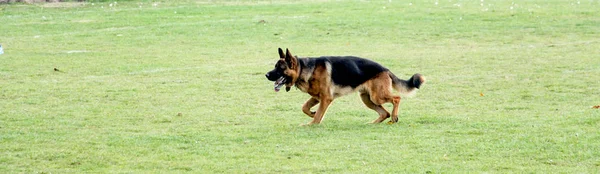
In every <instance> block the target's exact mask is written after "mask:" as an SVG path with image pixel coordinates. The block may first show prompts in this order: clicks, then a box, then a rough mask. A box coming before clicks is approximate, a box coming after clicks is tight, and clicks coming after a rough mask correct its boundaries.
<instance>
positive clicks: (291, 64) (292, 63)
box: [285, 48, 298, 69]
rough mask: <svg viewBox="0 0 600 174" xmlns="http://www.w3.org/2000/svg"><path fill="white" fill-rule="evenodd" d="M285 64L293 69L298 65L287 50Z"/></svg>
mask: <svg viewBox="0 0 600 174" xmlns="http://www.w3.org/2000/svg"><path fill="white" fill-rule="evenodd" d="M285 62H287V63H288V66H289V67H290V68H292V69H293V68H295V67H296V65H298V63H297V60H296V58H295V57H294V55H292V53H291V52H290V50H288V49H287V48H286V49H285Z"/></svg>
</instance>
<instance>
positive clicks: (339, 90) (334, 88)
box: [329, 84, 364, 98]
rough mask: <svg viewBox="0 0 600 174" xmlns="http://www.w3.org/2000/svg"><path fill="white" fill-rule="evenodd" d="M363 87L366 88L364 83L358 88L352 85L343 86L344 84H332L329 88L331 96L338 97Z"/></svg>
mask: <svg viewBox="0 0 600 174" xmlns="http://www.w3.org/2000/svg"><path fill="white" fill-rule="evenodd" d="M363 89H364V84H362V85H359V86H357V87H356V88H352V87H351V86H342V85H336V84H332V85H331V87H330V88H329V90H330V91H331V96H333V98H338V97H341V96H344V95H348V94H350V93H353V92H355V91H359V90H363Z"/></svg>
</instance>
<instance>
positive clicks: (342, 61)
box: [266, 48, 425, 125]
mask: <svg viewBox="0 0 600 174" xmlns="http://www.w3.org/2000/svg"><path fill="white" fill-rule="evenodd" d="M279 58H280V59H279V61H277V63H276V64H275V69H273V70H271V71H269V72H268V73H267V74H266V77H267V79H269V80H270V81H275V91H279V89H280V88H281V87H282V86H283V85H284V84H285V86H286V91H289V90H290V88H291V87H292V86H296V87H297V88H298V89H300V90H301V91H302V92H306V93H308V94H310V96H311V98H310V99H308V101H306V103H304V105H303V106H302V112H304V113H305V114H306V115H308V116H309V117H312V118H313V120H312V121H311V122H310V123H308V125H311V124H319V123H321V121H322V120H323V116H324V115H325V112H327V108H328V107H329V105H330V104H331V102H332V101H333V100H334V99H335V98H337V97H340V96H343V95H346V94H349V93H352V92H355V91H358V92H359V93H360V97H361V99H362V101H363V103H365V105H366V106H367V107H369V108H371V109H373V110H375V111H376V112H377V113H378V114H379V118H377V119H376V120H374V121H373V123H381V122H382V121H384V120H385V119H387V118H389V117H390V113H389V112H388V111H387V110H386V109H385V108H383V107H382V105H383V104H384V103H392V104H393V109H392V114H391V117H392V119H391V120H390V122H389V123H396V122H398V106H399V105H400V96H399V95H394V94H393V93H392V89H395V90H396V91H399V92H400V93H403V94H409V93H412V92H415V90H416V89H418V88H419V87H420V86H421V84H423V83H425V78H424V77H423V76H422V75H421V74H414V75H413V76H412V77H411V78H410V79H409V80H402V79H399V78H398V77H396V76H395V75H394V74H393V73H392V72H391V71H390V70H388V69H387V68H385V67H383V66H381V65H380V64H378V63H376V62H374V61H371V60H368V59H364V58H359V57H353V56H323V57H316V58H297V57H296V56H293V55H292V53H290V51H289V50H288V49H286V53H284V52H283V50H282V49H281V48H279ZM317 104H319V107H318V109H317V110H316V112H313V111H311V110H310V109H311V108H312V107H314V106H316V105H317Z"/></svg>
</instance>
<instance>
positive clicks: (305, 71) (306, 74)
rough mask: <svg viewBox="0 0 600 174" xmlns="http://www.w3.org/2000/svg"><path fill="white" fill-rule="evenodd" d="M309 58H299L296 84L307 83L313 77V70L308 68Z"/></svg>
mask: <svg viewBox="0 0 600 174" xmlns="http://www.w3.org/2000/svg"><path fill="white" fill-rule="evenodd" d="M308 59H309V58H298V79H297V80H296V83H306V82H308V80H309V79H310V78H311V77H312V73H313V69H312V68H308V66H309V65H308V64H309V60H308Z"/></svg>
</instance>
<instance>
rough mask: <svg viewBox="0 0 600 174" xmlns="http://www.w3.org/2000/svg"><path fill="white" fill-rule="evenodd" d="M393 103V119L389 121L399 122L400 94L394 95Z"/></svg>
mask: <svg viewBox="0 0 600 174" xmlns="http://www.w3.org/2000/svg"><path fill="white" fill-rule="evenodd" d="M392 105H393V107H394V109H392V120H390V122H389V123H391V124H393V123H397V122H398V110H399V109H398V107H400V96H396V95H394V96H392Z"/></svg>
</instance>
